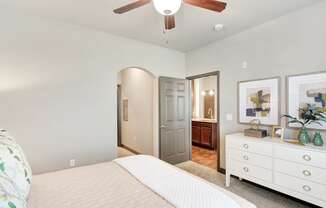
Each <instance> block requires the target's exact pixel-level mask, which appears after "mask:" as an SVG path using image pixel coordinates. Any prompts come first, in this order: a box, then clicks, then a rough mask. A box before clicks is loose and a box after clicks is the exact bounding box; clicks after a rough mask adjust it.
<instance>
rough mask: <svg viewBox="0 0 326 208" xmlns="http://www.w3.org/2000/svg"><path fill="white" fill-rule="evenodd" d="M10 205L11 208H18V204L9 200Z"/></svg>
mask: <svg viewBox="0 0 326 208" xmlns="http://www.w3.org/2000/svg"><path fill="white" fill-rule="evenodd" d="M8 206H9V207H10V208H16V205H15V204H14V203H12V202H8Z"/></svg>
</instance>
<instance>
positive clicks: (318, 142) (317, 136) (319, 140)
mask: <svg viewBox="0 0 326 208" xmlns="http://www.w3.org/2000/svg"><path fill="white" fill-rule="evenodd" d="M313 142H314V145H315V146H323V145H324V141H323V138H322V137H321V135H320V132H316V133H315V136H314V140H313Z"/></svg>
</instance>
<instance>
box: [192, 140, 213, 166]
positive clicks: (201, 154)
mask: <svg viewBox="0 0 326 208" xmlns="http://www.w3.org/2000/svg"><path fill="white" fill-rule="evenodd" d="M192 161H194V162H196V163H199V164H201V165H205V166H207V167H210V168H213V169H215V170H216V169H217V154H216V151H214V150H209V149H205V148H201V147H197V146H192Z"/></svg>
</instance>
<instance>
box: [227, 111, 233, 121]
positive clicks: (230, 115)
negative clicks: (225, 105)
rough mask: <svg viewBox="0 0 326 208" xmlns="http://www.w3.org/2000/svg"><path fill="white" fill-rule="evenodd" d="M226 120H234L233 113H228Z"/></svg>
mask: <svg viewBox="0 0 326 208" xmlns="http://www.w3.org/2000/svg"><path fill="white" fill-rule="evenodd" d="M226 120H227V121H232V120H233V115H232V113H228V114H226Z"/></svg>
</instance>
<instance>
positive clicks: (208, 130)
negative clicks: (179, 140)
mask: <svg viewBox="0 0 326 208" xmlns="http://www.w3.org/2000/svg"><path fill="white" fill-rule="evenodd" d="M217 125H218V123H217V122H216V120H213V119H193V120H192V143H193V144H194V145H197V146H201V147H205V148H209V149H214V150H215V149H216V148H217V135H219V133H218V132H217V131H218V128H217Z"/></svg>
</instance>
